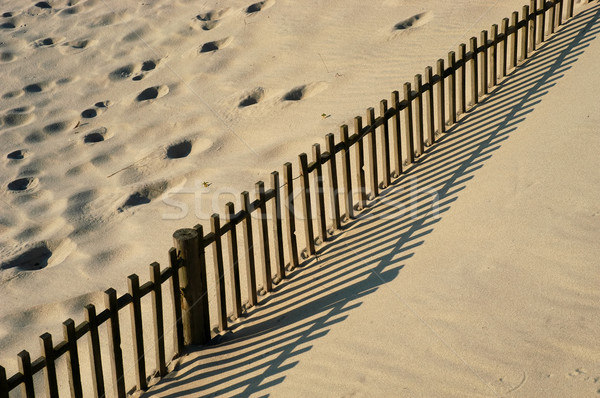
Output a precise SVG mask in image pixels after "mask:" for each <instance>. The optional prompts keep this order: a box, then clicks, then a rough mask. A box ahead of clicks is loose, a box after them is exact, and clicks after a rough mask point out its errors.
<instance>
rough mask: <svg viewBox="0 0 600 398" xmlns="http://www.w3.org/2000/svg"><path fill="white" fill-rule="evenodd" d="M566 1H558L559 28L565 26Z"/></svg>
mask: <svg viewBox="0 0 600 398" xmlns="http://www.w3.org/2000/svg"><path fill="white" fill-rule="evenodd" d="M563 3H564V1H563V0H558V17H557V22H556V23H557V24H558V26H561V25H562V24H563V12H564V6H563Z"/></svg>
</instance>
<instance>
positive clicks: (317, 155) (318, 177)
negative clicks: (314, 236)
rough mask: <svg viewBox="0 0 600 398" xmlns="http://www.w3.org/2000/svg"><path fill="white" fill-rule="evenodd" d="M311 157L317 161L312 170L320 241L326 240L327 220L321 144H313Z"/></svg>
mask: <svg viewBox="0 0 600 398" xmlns="http://www.w3.org/2000/svg"><path fill="white" fill-rule="evenodd" d="M312 148H313V159H314V161H315V162H316V163H317V165H318V166H317V167H316V168H315V171H314V181H315V190H316V191H317V194H316V195H315V196H316V199H317V225H318V231H319V236H320V237H321V241H322V242H325V241H326V240H327V221H326V214H325V192H324V190H323V166H322V165H321V146H320V145H319V144H313V147H312Z"/></svg>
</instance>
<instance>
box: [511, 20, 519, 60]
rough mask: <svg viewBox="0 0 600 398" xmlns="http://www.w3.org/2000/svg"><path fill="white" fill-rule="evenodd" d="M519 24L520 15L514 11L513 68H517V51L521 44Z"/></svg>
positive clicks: (512, 22) (512, 21) (512, 23)
mask: <svg viewBox="0 0 600 398" xmlns="http://www.w3.org/2000/svg"><path fill="white" fill-rule="evenodd" d="M518 22H519V13H518V12H517V11H514V12H513V13H512V16H511V25H512V26H513V28H514V31H513V35H512V56H511V64H512V67H513V68H516V67H517V58H518V49H517V43H518V42H519V29H518Z"/></svg>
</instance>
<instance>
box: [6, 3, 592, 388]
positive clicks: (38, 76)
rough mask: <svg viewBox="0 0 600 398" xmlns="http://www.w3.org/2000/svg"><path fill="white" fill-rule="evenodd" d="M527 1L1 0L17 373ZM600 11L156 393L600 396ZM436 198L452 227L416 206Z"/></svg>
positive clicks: (10, 344)
mask: <svg viewBox="0 0 600 398" xmlns="http://www.w3.org/2000/svg"><path fill="white" fill-rule="evenodd" d="M592 4H593V5H595V4H596V3H592ZM522 5H523V0H506V1H496V2H491V1H488V0H456V1H452V2H450V1H441V0H435V1H433V0H423V1H412V0H378V1H372V2H359V1H321V0H313V1H296V2H294V1H287V0H266V1H264V2H260V3H255V4H252V2H243V1H239V0H233V1H214V0H213V1H182V0H179V1H177V0H176V1H166V0H160V1H154V0H145V1H136V2H133V1H131V2H129V1H113V0H87V1H76V0H71V1H68V0H57V1H51V0H50V1H48V2H39V3H35V2H34V1H31V2H28V1H23V0H0V76H1V77H2V80H1V81H2V84H1V85H0V149H2V153H1V154H0V155H1V156H2V160H1V161H0V170H1V172H0V176H1V177H0V201H1V202H2V206H1V209H0V233H1V236H0V261H1V268H0V293H1V295H2V296H1V297H2V299H1V301H0V364H2V365H6V367H7V370H8V371H9V372H13V371H14V370H15V369H16V362H15V360H14V358H15V355H16V354H17V353H18V352H19V351H20V350H21V349H28V350H30V351H31V352H32V355H33V356H35V357H37V354H38V353H39V348H38V346H39V343H38V341H37V336H39V335H40V334H42V333H43V332H45V331H47V330H48V331H51V332H52V333H53V334H56V335H57V336H60V335H61V334H62V332H61V322H62V321H63V320H64V319H65V318H67V317H73V318H75V319H77V320H81V319H82V311H81V308H82V306H83V305H84V304H86V303H88V302H94V303H98V304H99V305H100V306H102V292H103V291H104V290H105V289H106V288H108V287H111V286H112V287H115V288H117V290H118V291H119V292H123V291H125V289H126V276H127V275H129V274H131V273H139V274H140V275H142V279H143V280H146V277H145V275H146V274H147V269H146V267H147V264H149V263H150V262H152V261H159V262H160V263H162V264H167V262H168V261H167V250H168V249H169V247H170V246H171V235H172V233H173V231H174V230H176V229H178V228H181V227H190V226H192V225H194V224H197V223H202V224H204V225H205V226H207V225H208V223H207V216H208V215H209V214H210V213H212V212H221V213H222V209H223V204H224V203H225V202H227V201H229V200H232V199H237V198H238V197H239V192H241V191H243V190H248V191H251V192H252V191H253V190H254V183H255V182H256V181H258V180H265V181H268V179H269V173H270V172H271V171H272V170H280V169H281V164H282V163H283V162H285V161H294V164H295V158H296V156H297V154H298V153H300V152H308V151H309V149H310V145H311V144H312V143H314V142H321V143H323V142H322V138H323V136H324V134H325V133H327V132H335V131H336V130H337V128H338V126H339V125H340V124H342V123H348V124H351V122H352V120H351V118H352V117H353V116H354V115H357V114H363V113H364V109H365V108H366V107H368V106H374V105H376V104H377V103H378V102H379V100H380V99H382V98H389V93H390V91H391V90H395V89H400V88H401V87H400V83H402V82H404V81H412V79H413V75H414V74H415V73H419V72H422V71H423V68H424V67H425V66H427V65H431V64H432V63H433V62H434V61H435V60H437V59H438V58H440V57H443V56H444V54H446V53H447V52H448V51H449V50H455V49H456V47H457V45H458V44H459V43H461V42H466V41H467V40H468V38H469V37H470V36H471V35H474V34H477V32H479V31H480V30H481V29H487V28H489V26H490V25H491V24H492V23H499V22H500V21H501V19H502V18H503V17H506V16H509V15H510V13H511V12H512V11H513V10H520V9H521V6H522ZM578 6H579V7H582V5H578ZM578 10H579V8H578ZM599 21H600V20H599V17H598V8H597V7H595V6H594V8H592V9H591V10H589V11H587V12H586V13H585V14H582V16H580V17H579V18H578V19H577V20H574V21H572V23H570V25H568V26H567V27H566V28H565V30H564V32H563V33H561V34H559V35H558V36H556V38H555V39H553V41H551V42H550V43H548V45H547V46H546V47H545V49H544V50H543V51H541V52H540V53H539V54H538V55H537V58H535V59H533V60H532V61H531V66H530V67H528V68H526V69H523V70H522V71H521V72H518V73H516V74H515V75H513V76H512V77H511V78H510V79H508V80H507V81H506V82H505V84H504V85H503V86H502V87H501V88H500V90H498V92H497V93H496V94H494V95H493V96H491V97H490V99H489V100H488V101H487V102H486V103H484V104H482V105H481V106H480V107H478V108H477V109H476V110H475V111H474V112H472V113H471V114H469V115H468V116H467V117H466V119H465V121H464V122H463V123H461V125H460V126H459V127H458V128H456V129H455V130H454V131H453V132H452V134H451V135H449V136H448V137H447V139H445V140H444V141H443V142H442V143H441V144H440V145H439V146H438V147H436V148H435V149H433V150H432V151H431V152H430V153H428V154H427V155H426V156H425V157H424V158H423V160H422V161H421V162H420V164H419V165H417V166H416V167H415V168H414V170H413V172H411V173H412V174H411V177H410V178H407V179H403V180H401V181H400V182H399V183H397V184H396V185H395V186H394V187H392V188H390V189H389V190H388V191H387V192H386V195H384V196H382V199H381V200H379V202H378V203H380V204H379V205H378V206H373V207H372V208H371V209H369V210H368V211H367V212H365V213H364V215H363V216H362V217H361V219H359V220H358V221H356V222H355V225H354V226H353V227H352V228H349V229H348V230H347V231H346V232H344V233H343V234H341V235H339V236H337V238H336V240H335V242H334V243H333V244H331V245H330V246H327V247H326V248H325V249H324V250H323V252H322V253H321V254H320V258H319V261H318V262H316V261H315V260H313V261H312V262H311V263H310V265H309V266H308V267H307V268H306V270H305V271H300V272H298V274H297V277H295V278H294V279H293V280H292V281H291V282H290V283H288V284H286V285H285V286H284V287H282V288H279V291H278V292H277V294H275V295H273V296H271V298H269V299H268V302H269V305H268V306H263V307H260V308H257V309H256V310H254V312H253V313H252V315H251V316H250V318H249V320H248V322H247V323H244V324H243V326H242V325H240V327H238V328H237V329H236V330H235V333H233V334H232V335H230V336H229V337H227V339H231V338H232V337H235V338H236V339H232V340H231V341H228V340H227V341H226V344H224V345H222V346H219V347H213V348H210V349H209V350H207V351H201V352H198V353H194V354H191V355H190V356H188V357H185V358H184V359H183V362H182V364H181V368H180V370H178V371H177V372H176V373H174V374H173V375H172V376H171V378H170V379H169V380H167V382H165V383H164V384H160V385H159V386H157V387H155V390H154V391H155V392H157V393H159V394H158V395H162V396H199V395H204V394H208V393H213V392H222V393H224V394H226V395H232V394H233V393H249V392H256V393H257V394H259V395H261V394H271V395H273V396H301V395H308V396H315V395H324V396H352V395H356V396H368V395H402V396H495V395H497V396H504V395H508V394H515V395H518V396H524V397H525V396H540V397H542V396H544V397H545V396H557V397H561V396H595V395H596V394H597V391H598V390H600V367H599V365H598V358H600V355H599V354H600V353H599V352H598V348H597V341H599V340H600V338H599V337H600V335H599V332H598V330H599V326H600V325H599V324H598V323H599V321H598V319H600V316H599V315H600V314H599V313H598V302H599V299H600V297H599V293H598V286H600V280H599V279H598V276H599V275H600V273H599V272H598V269H597V264H596V263H595V259H597V258H598V257H600V247H599V244H598V241H599V238H600V236H599V231H600V228H599V227H600V224H599V223H600V222H599V220H600V218H599V217H600V208H599V204H598V197H599V195H598V194H599V193H600V192H599V187H600V181H599V179H600V175H599V171H598V166H600V165H599V164H598V156H597V154H598V153H599V150H600V147H599V141H598V134H597V133H598V126H599V125H600V124H599V123H600V115H599V114H598V112H597V109H598V107H597V104H596V103H595V101H593V99H595V98H596V90H597V88H598V87H600V78H599V77H598V74H597V73H596V72H597V65H598V63H599V61H600V47H599V46H600V44H598V43H596V42H595V41H594V40H592V39H593V38H594V37H595V35H596V34H597V26H598V25H599V24H600V22H599ZM586 29H587V31H586ZM582 32H583V33H582ZM588 44H589V47H584V46H586V45H588ZM582 77H585V79H586V80H583V79H582ZM323 115H325V116H323ZM488 157H489V159H488ZM205 183H206V184H205ZM205 185H207V186H205ZM174 192H179V193H178V194H177V195H175V194H174ZM229 192H231V193H233V195H231V194H228V193H229ZM436 192H437V194H438V201H437V202H436V203H438V204H439V206H438V210H439V217H438V216H437V215H436V214H438V213H436V212H435V211H433V212H429V211H423V209H421V208H420V207H419V206H424V207H425V208H431V197H432V193H436ZM173 198H176V200H177V201H179V202H182V203H184V204H185V206H186V207H187V208H188V210H189V211H187V212H182V211H181V209H180V208H178V207H175V206H173V205H172V204H173V202H170V203H172V204H171V205H169V204H168V203H169V202H168V200H169V199H171V200H174V199H173ZM407 198H408V199H410V200H408V202H407ZM165 199H166V200H167V202H165ZM399 203H403V205H399ZM407 203H410V204H411V206H413V207H414V208H415V209H416V210H415V211H414V212H409V213H408V215H407V214H405V213H406V210H407V209H408V207H406V208H405V207H403V206H408V205H407ZM413 213H414V214H413ZM365 237H368V239H366V238H365ZM384 282H385V284H384ZM240 347H241V348H240ZM232 348H235V349H232ZM213 353H214V354H215V355H216V357H212V356H211V355H212V354H213ZM207 369H208V371H207V372H205V370H207ZM129 371H130V372H132V370H131V369H129ZM108 372H109V371H108V368H107V369H106V373H107V374H108Z"/></svg>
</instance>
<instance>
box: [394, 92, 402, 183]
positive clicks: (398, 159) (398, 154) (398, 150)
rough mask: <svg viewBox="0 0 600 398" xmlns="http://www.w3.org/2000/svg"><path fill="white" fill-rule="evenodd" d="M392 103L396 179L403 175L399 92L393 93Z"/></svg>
mask: <svg viewBox="0 0 600 398" xmlns="http://www.w3.org/2000/svg"><path fill="white" fill-rule="evenodd" d="M391 103H392V107H393V108H394V116H392V126H393V130H392V131H393V134H394V161H395V163H396V170H395V172H396V177H400V174H402V161H403V159H402V138H401V137H400V136H401V129H400V94H399V93H398V91H392V95H391Z"/></svg>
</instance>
